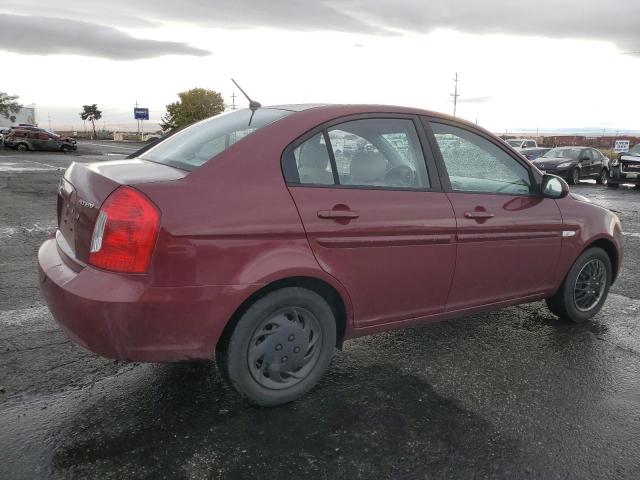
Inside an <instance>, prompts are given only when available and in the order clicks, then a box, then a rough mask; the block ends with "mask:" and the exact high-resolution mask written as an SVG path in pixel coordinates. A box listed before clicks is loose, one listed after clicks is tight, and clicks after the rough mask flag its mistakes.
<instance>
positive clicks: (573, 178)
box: [569, 168, 580, 185]
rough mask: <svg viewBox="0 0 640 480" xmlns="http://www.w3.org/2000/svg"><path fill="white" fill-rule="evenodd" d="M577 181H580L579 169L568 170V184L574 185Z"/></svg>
mask: <svg viewBox="0 0 640 480" xmlns="http://www.w3.org/2000/svg"><path fill="white" fill-rule="evenodd" d="M578 182H580V170H578V168H574V169H573V170H571V172H569V185H576V184H577V183H578Z"/></svg>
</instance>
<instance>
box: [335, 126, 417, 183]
mask: <svg viewBox="0 0 640 480" xmlns="http://www.w3.org/2000/svg"><path fill="white" fill-rule="evenodd" d="M328 133H329V140H330V142H331V147H332V149H333V154H334V157H335V160H336V167H337V170H338V178H339V180H340V184H341V185H354V186H361V187H366V186H371V187H388V188H407V189H412V188H426V187H428V186H429V180H428V176H427V170H426V166H425V162H424V157H423V155H422V148H421V147H420V142H419V140H418V135H417V133H416V129H415V126H414V124H413V122H412V121H411V120H404V119H366V120H355V121H353V122H347V123H342V124H340V125H337V126H335V127H332V128H330V129H329V130H328Z"/></svg>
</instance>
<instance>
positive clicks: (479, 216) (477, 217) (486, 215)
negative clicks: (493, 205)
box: [464, 212, 494, 220]
mask: <svg viewBox="0 0 640 480" xmlns="http://www.w3.org/2000/svg"><path fill="white" fill-rule="evenodd" d="M464 217H465V218H473V219H475V220H482V219H485V218H493V217H494V215H493V213H489V212H464Z"/></svg>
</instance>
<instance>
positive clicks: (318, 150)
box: [299, 142, 329, 170]
mask: <svg viewBox="0 0 640 480" xmlns="http://www.w3.org/2000/svg"><path fill="white" fill-rule="evenodd" d="M327 163H329V153H328V152H327V146H326V145H323V144H321V143H312V142H307V143H305V144H304V145H303V146H302V149H301V150H300V161H299V167H306V168H311V169H313V170H326V169H327Z"/></svg>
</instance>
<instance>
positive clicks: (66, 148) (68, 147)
mask: <svg viewBox="0 0 640 480" xmlns="http://www.w3.org/2000/svg"><path fill="white" fill-rule="evenodd" d="M60 151H61V152H64V153H69V152H70V151H71V147H70V146H69V145H62V146H61V147H60Z"/></svg>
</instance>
